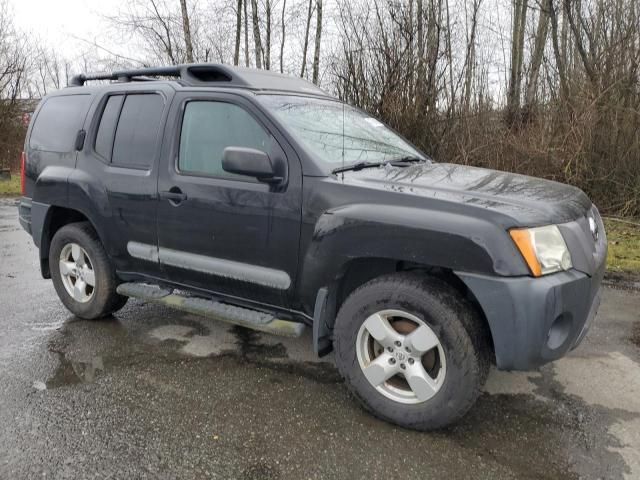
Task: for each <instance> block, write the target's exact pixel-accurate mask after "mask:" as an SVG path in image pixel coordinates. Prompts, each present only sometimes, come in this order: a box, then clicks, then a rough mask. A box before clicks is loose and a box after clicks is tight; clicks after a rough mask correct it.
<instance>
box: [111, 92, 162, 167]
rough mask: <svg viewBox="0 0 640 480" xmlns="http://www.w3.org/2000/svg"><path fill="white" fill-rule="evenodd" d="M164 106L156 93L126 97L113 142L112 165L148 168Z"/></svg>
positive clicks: (154, 148)
mask: <svg viewBox="0 0 640 480" xmlns="http://www.w3.org/2000/svg"><path fill="white" fill-rule="evenodd" d="M163 109H164V101H163V99H162V97H161V96H160V95H157V94H142V95H127V96H126V97H125V100H124V105H123V106H122V112H121V113H120V120H119V121H118V126H117V128H116V136H115V141H114V142H113V155H112V157H111V162H112V163H113V164H114V165H120V166H123V167H136V168H147V167H149V166H150V165H151V164H152V163H153V159H154V157H155V153H156V147H157V145H158V133H159V127H160V120H161V117H162V110H163Z"/></svg>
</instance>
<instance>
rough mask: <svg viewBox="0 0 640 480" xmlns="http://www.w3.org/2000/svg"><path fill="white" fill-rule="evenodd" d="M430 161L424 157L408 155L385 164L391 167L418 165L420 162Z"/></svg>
mask: <svg viewBox="0 0 640 480" xmlns="http://www.w3.org/2000/svg"><path fill="white" fill-rule="evenodd" d="M426 161H428V160H426V159H424V158H422V157H416V156H415V155H406V156H404V157H398V158H392V159H391V160H387V161H386V162H384V163H388V164H390V165H394V166H395V165H398V164H403V163H418V162H426Z"/></svg>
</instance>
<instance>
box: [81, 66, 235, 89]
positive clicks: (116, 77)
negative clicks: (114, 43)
mask: <svg viewBox="0 0 640 480" xmlns="http://www.w3.org/2000/svg"><path fill="white" fill-rule="evenodd" d="M153 77H175V78H179V79H180V80H183V81H184V82H185V83H189V84H191V83H200V82H203V81H204V82H211V81H223V82H230V81H231V80H232V78H233V75H232V72H231V71H230V69H229V67H226V66H224V65H214V64H191V65H175V66H170V67H151V68H136V69H131V70H118V71H115V72H111V73H90V74H84V73H81V74H79V75H75V76H73V77H72V78H71V81H70V82H69V86H73V87H80V86H82V85H84V84H85V82H88V81H91V80H112V81H118V82H132V81H148V80H157V78H153ZM236 83H238V82H237V81H236ZM240 83H243V82H240Z"/></svg>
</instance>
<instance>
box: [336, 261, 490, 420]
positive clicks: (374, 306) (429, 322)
mask: <svg viewBox="0 0 640 480" xmlns="http://www.w3.org/2000/svg"><path fill="white" fill-rule="evenodd" d="M380 318H382V319H383V321H382V322H380V321H379V319H380ZM385 320H386V324H385ZM381 325H384V328H382V329H381V327H380V326H381ZM387 326H390V327H391V329H390V330H389V329H387V328H386V327H387ZM425 326H426V327H428V328H422V329H421V330H420V338H418V337H417V336H414V337H413V338H414V339H412V340H409V337H410V336H411V333H413V331H416V330H417V329H418V328H420V327H425ZM400 327H402V328H400ZM382 331H384V334H382V333H380V332H382ZM394 331H395V333H394ZM429 331H431V332H432V333H433V334H435V337H434V336H431V334H430V333H429ZM372 332H373V333H372ZM401 332H402V333H404V335H402V334H401V335H400V337H394V335H395V334H398V333H401ZM416 335H417V334H416ZM378 338H382V340H380V342H379V341H378ZM392 338H396V341H395V342H391V343H390V341H389V339H392ZM427 340H429V341H427ZM421 342H422V343H421ZM429 342H431V343H429ZM436 342H437V343H436ZM386 344H388V345H391V346H390V347H387V346H385V345H386ZM398 345H400V347H398ZM416 345H417V346H418V348H416ZM421 345H422V346H421ZM431 345H436V346H435V347H431ZM410 347H411V348H413V350H411V348H410ZM423 348H424V349H427V348H429V349H430V350H428V351H427V353H424V354H422V353H421V351H420V350H421V349H423ZM376 349H377V350H376ZM334 350H335V359H336V363H337V366H338V369H339V371H340V373H341V374H342V376H343V377H344V379H345V382H346V384H347V386H348V387H349V389H350V390H351V392H352V393H353V394H354V395H355V396H356V398H358V400H359V401H360V402H361V403H362V405H363V406H364V407H365V408H366V409H367V410H368V411H370V412H371V413H373V414H374V415H375V416H377V417H378V418H380V419H382V420H385V421H388V422H391V423H395V424H397V425H400V426H402V427H405V428H410V429H414V430H433V429H438V428H442V427H445V426H448V425H450V424H452V423H454V422H456V421H457V420H459V419H460V418H462V417H463V416H464V415H465V414H466V413H467V412H468V411H469V409H470V408H471V407H472V406H473V404H474V403H475V401H476V400H477V398H478V396H479V394H480V390H481V388H482V386H483V384H484V381H485V380H486V378H487V374H488V371H489V366H490V355H491V354H490V352H491V350H490V344H489V339H488V337H487V334H486V333H485V330H484V328H483V325H482V323H481V321H480V318H479V317H478V314H477V312H476V311H475V309H474V308H473V307H472V306H471V305H470V304H469V303H467V302H466V301H465V300H463V299H462V298H460V294H459V293H458V292H457V291H456V290H454V289H453V288H451V287H450V286H448V285H447V284H446V283H444V282H442V281H440V280H438V279H436V278H432V277H427V276H421V275H417V274H414V273H409V272H407V273H396V274H391V275H385V276H382V277H379V278H376V279H374V280H371V281H369V282H368V283H366V284H364V285H362V286H361V287H360V288H358V289H357V290H355V291H354V292H353V293H352V294H351V295H350V296H349V297H348V298H347V299H346V301H345V302H344V303H343V304H342V306H341V308H340V311H339V313H338V316H337V318H336V323H335V328H334ZM380 350H381V353H380ZM391 350H393V351H391ZM425 351H426V350H425ZM407 352H411V353H407ZM411 356H413V357H411ZM365 357H367V358H365ZM369 357H370V358H369ZM392 358H393V359H392ZM410 358H413V360H411V359H410ZM392 362H393V364H392ZM403 365H404V367H403V370H397V367H398V366H400V367H402V366H403ZM367 367H371V368H367ZM420 367H422V370H420ZM394 368H395V369H396V370H393V369H394ZM383 369H384V373H381V372H383ZM365 371H366V372H367V373H366V374H365ZM394 371H397V373H396V374H393V372H394ZM388 372H391V374H393V375H394V376H392V377H391V378H388V379H387V380H384V381H382V382H380V379H381V378H385V379H386V378H387V377H388V375H389V373H388ZM416 372H417V373H416ZM425 372H426V375H428V378H427V377H426V376H425V375H424V373H425ZM370 379H372V380H373V381H371V380H370ZM416 382H417V383H416ZM410 383H411V384H410ZM374 384H375V385H374ZM415 387H417V388H415ZM416 392H418V393H416Z"/></svg>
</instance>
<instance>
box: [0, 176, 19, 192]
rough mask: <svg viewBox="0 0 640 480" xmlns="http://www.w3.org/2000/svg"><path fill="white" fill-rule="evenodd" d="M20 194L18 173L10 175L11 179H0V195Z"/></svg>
mask: <svg viewBox="0 0 640 480" xmlns="http://www.w3.org/2000/svg"><path fill="white" fill-rule="evenodd" d="M18 196H20V175H11V180H0V197H18Z"/></svg>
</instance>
